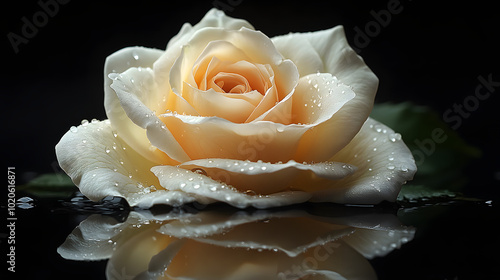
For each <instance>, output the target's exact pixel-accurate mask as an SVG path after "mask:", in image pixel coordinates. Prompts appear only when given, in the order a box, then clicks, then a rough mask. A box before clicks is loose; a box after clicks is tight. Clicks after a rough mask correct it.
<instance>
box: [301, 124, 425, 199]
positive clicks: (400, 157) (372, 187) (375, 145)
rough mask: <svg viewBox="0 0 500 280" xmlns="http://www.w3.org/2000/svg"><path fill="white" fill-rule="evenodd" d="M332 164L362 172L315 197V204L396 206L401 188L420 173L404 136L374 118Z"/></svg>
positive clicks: (340, 181)
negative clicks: (353, 167) (384, 204)
mask: <svg viewBox="0 0 500 280" xmlns="http://www.w3.org/2000/svg"><path fill="white" fill-rule="evenodd" d="M331 160H332V161H341V162H346V163H349V164H352V165H354V166H356V167H357V168H358V170H357V171H356V173H354V174H353V175H351V176H348V177H346V178H344V179H341V180H338V181H334V186H332V189H330V190H327V191H321V192H317V193H315V194H314V197H313V198H312V199H311V200H312V201H316V202H320V201H328V202H335V203H351V204H377V203H380V202H382V201H384V200H387V201H392V202H393V201H395V200H396V198H397V195H398V193H399V191H400V190H401V186H402V185H403V184H404V183H405V182H406V181H408V180H411V179H412V178H413V175H414V174H415V172H416V170H417V168H416V165H415V161H414V159H413V156H412V154H411V152H410V150H409V149H408V147H407V146H406V145H405V143H404V142H403V141H402V140H401V135H400V134H398V133H395V132H394V131H393V130H392V129H390V128H389V127H387V126H385V125H383V124H381V123H379V122H377V121H375V120H373V119H371V118H368V120H367V121H366V122H365V124H364V125H363V127H362V128H361V130H360V132H359V133H358V134H357V135H356V136H355V137H354V139H352V141H351V142H350V143H349V144H348V145H347V146H346V147H345V148H343V149H342V150H341V151H340V152H338V153H337V154H336V155H335V156H334V157H332V158H331ZM335 186H338V187H335Z"/></svg>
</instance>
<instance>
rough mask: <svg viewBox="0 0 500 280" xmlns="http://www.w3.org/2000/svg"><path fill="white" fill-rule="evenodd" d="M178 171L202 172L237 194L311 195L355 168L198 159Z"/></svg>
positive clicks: (293, 162)
mask: <svg viewBox="0 0 500 280" xmlns="http://www.w3.org/2000/svg"><path fill="white" fill-rule="evenodd" d="M179 167H181V168H184V169H187V170H194V169H197V170H203V172H206V174H207V175H208V176H209V177H210V178H212V179H216V180H218V181H222V182H225V183H226V184H228V185H232V186H233V187H235V188H236V189H238V190H239V191H240V192H252V193H254V194H272V193H278V192H283V191H289V190H300V191H305V192H313V191H317V190H321V189H324V188H328V187H329V185H330V181H331V180H338V179H341V178H344V177H346V176H348V175H350V174H352V173H354V172H355V170H356V168H355V167H353V166H350V165H346V164H344V163H340V162H322V163H316V164H300V163H297V162H295V161H293V160H291V161H289V162H287V163H277V164H276V163H275V164H272V163H265V162H250V161H239V160H232V159H217V158H213V159H200V160H193V161H188V162H184V163H183V164H181V165H180V166H179Z"/></svg>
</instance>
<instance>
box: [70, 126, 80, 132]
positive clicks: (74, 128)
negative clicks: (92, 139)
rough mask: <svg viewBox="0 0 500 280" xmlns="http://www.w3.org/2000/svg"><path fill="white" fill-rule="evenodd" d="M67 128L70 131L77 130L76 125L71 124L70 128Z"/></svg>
mask: <svg viewBox="0 0 500 280" xmlns="http://www.w3.org/2000/svg"><path fill="white" fill-rule="evenodd" d="M69 130H70V131H71V132H77V131H78V128H77V127H76V126H72V127H70V128H69Z"/></svg>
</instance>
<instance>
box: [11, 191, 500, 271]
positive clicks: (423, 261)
mask: <svg viewBox="0 0 500 280" xmlns="http://www.w3.org/2000/svg"><path fill="white" fill-rule="evenodd" d="M78 197H79V199H73V201H71V199H67V200H65V201H61V200H58V201H57V200H55V201H54V200H37V201H36V202H35V207H33V208H30V209H24V210H23V209H18V225H19V227H18V228H17V231H16V232H17V236H16V242H17V244H18V246H17V248H18V249H17V251H16V270H17V272H16V273H15V278H12V279H21V277H33V278H35V279H57V278H61V277H64V278H71V279H106V275H107V276H108V277H109V278H108V279H133V278H130V277H132V275H131V274H134V275H135V274H137V273H136V272H141V271H142V272H144V271H143V269H145V268H146V269H147V265H146V266H144V265H145V264H143V266H142V267H139V268H135V270H134V269H131V270H128V269H127V267H128V266H129V265H130V264H135V263H137V260H143V259H144V258H146V259H148V260H149V258H151V256H152V255H154V254H156V253H160V252H161V251H162V250H163V249H165V248H167V247H168V246H166V245H165V244H167V243H168V242H166V241H164V242H163V243H162V245H159V246H160V247H155V246H153V245H151V244H150V245H148V244H147V241H148V240H150V239H151V238H152V236H153V235H154V236H156V237H155V238H158V239H161V238H164V239H165V238H166V239H168V238H171V236H172V235H174V236H176V238H177V240H189V241H188V242H191V244H188V245H189V246H194V248H199V249H195V250H194V251H189V248H188V249H186V250H187V251H186V252H191V255H189V254H188V255H189V256H182V257H177V258H181V259H182V258H186V260H187V261H186V262H185V265H188V264H189V265H190V266H194V267H193V269H194V268H196V270H197V271H198V270H200V269H201V270H200V271H199V273H202V274H201V275H204V277H203V278H196V279H218V278H217V277H219V276H220V275H219V276H213V275H210V274H208V272H207V271H210V270H207V271H203V265H202V264H205V263H206V261H200V260H201V259H203V258H208V259H207V261H212V264H213V265H215V263H217V261H218V259H217V258H219V261H220V259H224V258H228V260H233V262H232V263H231V265H233V266H236V267H240V265H241V263H242V262H244V260H245V258H247V260H248V261H249V262H253V263H254V264H255V260H260V257H259V254H277V255H280V256H281V258H278V257H276V256H272V255H271V256H269V255H268V256H266V258H268V261H267V262H266V263H265V264H266V265H268V266H272V267H273V268H274V266H273V264H270V263H269V262H271V261H276V262H280V263H279V264H275V265H276V267H279V268H280V270H279V271H277V272H276V271H275V270H273V272H269V273H267V274H266V275H265V277H268V278H264V276H263V275H259V276H258V277H257V276H256V278H249V279H298V278H293V277H292V276H293V275H294V274H293V273H292V272H293V271H295V275H297V273H299V275H301V274H300V273H303V272H304V271H305V270H297V267H301V266H302V267H305V268H311V267H313V268H314V267H319V265H316V264H318V263H325V265H326V264H327V265H326V268H329V269H332V271H334V269H335V268H337V269H338V268H339V267H341V268H342V271H340V272H342V273H344V274H345V275H347V276H352V277H354V276H356V274H360V273H361V274H362V272H363V271H368V272H367V273H368V274H362V275H364V276H363V277H365V278H361V279H375V278H370V277H371V276H367V275H371V274H370V271H371V269H373V272H374V273H375V274H376V275H377V276H378V279H488V277H493V276H494V275H496V269H497V268H496V266H495V263H496V261H497V260H496V258H495V255H496V252H497V250H498V249H500V244H499V241H498V238H496V236H497V233H496V230H495V223H496V222H497V221H498V216H497V214H498V213H497V207H496V206H495V205H494V203H491V202H489V201H488V202H484V201H473V202H472V201H446V202H444V201H432V202H429V205H424V204H425V203H424V202H420V203H419V204H418V205H417V204H415V205H405V207H401V206H399V205H395V204H387V205H382V206H378V207H354V206H350V207H348V206H341V205H331V204H319V205H314V204H304V205H300V206H298V207H287V208H280V209H272V210H266V211H263V210H255V209H247V210H237V209H234V208H230V207H227V206H224V205H213V206H209V207H205V206H203V205H187V206H186V207H184V208H182V209H170V208H164V209H152V210H148V211H145V210H138V211H129V210H130V209H127V207H126V206H124V205H123V204H121V203H120V201H119V200H116V199H115V200H114V201H107V202H105V203H104V205H103V204H93V203H90V202H88V201H86V200H85V199H84V198H82V197H80V196H78ZM75 205H77V207H75ZM83 205H85V206H84V207H82V206H83ZM132 210H134V209H132ZM294 219H295V220H294ZM82 222H83V223H82ZM80 223H81V224H80ZM301 223H302V224H303V226H302V224H301ZM78 225H80V226H79V227H78V228H77V229H75V227H77V226H78ZM165 225H168V226H166V227H165ZM262 225H264V226H262ZM266 225H267V226H266ZM319 225H320V226H319ZM162 226H164V227H162ZM110 228H112V229H113V230H112V231H111V230H109V229H110ZM141 228H142V229H141ZM144 229H146V231H147V230H149V233H146V234H145V233H144V231H145V230H144ZM82 230H83V232H84V234H83V235H82V234H81V232H82ZM266 230H268V231H267V232H266ZM158 231H160V232H162V234H160V233H158ZM253 231H254V232H253ZM298 231H300V234H298V233H299V232H298ZM72 232H73V233H72ZM355 232H358V233H356V234H359V233H360V232H362V235H361V237H356V234H355ZM70 233H71V234H70ZM195 233H196V234H195ZM120 234H121V236H122V238H118V237H119V236H120ZM68 235H72V237H70V238H69V241H66V244H65V245H63V246H62V247H64V248H63V249H59V253H58V247H60V246H61V245H62V244H63V243H64V242H65V240H66V238H67V237H68ZM116 235H118V237H117V236H116ZM413 235H414V236H413ZM123 236H126V237H123ZM280 236H283V238H280ZM75 237H76V238H75ZM106 238H110V239H112V241H108V240H107V239H106ZM387 238H389V239H387ZM391 238H392V239H391ZM193 239H194V241H193ZM131 240H132V241H131ZM141 240H144V241H141ZM155 240H156V239H155ZM162 240H163V239H162ZM327 241H329V242H331V243H328V242H327ZM374 241H375V243H374ZM377 241H379V242H380V243H378V245H380V246H378V247H377V246H375V247H373V246H369V245H367V244H371V245H373V244H376V243H377ZM108 242H109V243H108ZM144 242H146V243H144ZM165 242H166V243H165ZM318 242H319V243H318ZM384 242H385V243H384ZM228 243H230V246H232V247H238V248H236V249H235V248H232V249H229V252H234V251H235V250H242V251H241V252H242V253H245V254H248V256H247V255H245V254H242V253H240V254H237V256H238V257H237V259H238V261H235V260H234V256H233V257H231V256H230V255H228V252H225V251H224V250H228V249H227V248H225V247H226V246H227V245H228ZM89 244H91V245H89ZM92 244H93V245H92ZM108 244H109V245H108ZM168 244H170V243H168ZM214 244H215V245H214ZM317 244H321V245H322V246H324V247H321V246H320V245H318V246H320V247H319V248H316V249H315V245H317ZM324 244H330V245H324ZM336 244H342V245H336ZM188 245H185V246H188ZM92 246H94V247H92ZM106 246H109V248H108V249H106V248H105V247H106ZM148 246H149V247H148ZM151 246H152V247H151ZM189 246H188V247H189ZM196 246H198V247H196ZM247 247H248V248H250V247H251V249H246V250H243V248H247ZM112 248H115V249H112ZM123 248H125V249H123ZM141 248H142V250H143V251H142V252H143V253H142V255H141V254H139V253H138V252H141ZM148 248H149V249H148ZM151 248H153V249H151ZM298 248H299V249H298ZM306 248H311V249H310V250H309V252H310V255H303V256H302V259H300V260H297V259H296V260H295V263H293V262H290V260H288V259H286V258H285V259H283V257H288V258H290V255H292V256H294V253H293V252H295V254H298V255H299V256H300V255H301V254H300V253H302V252H303V251H304V250H305V249H306ZM338 248H342V249H344V248H346V249H348V252H345V251H339V250H337V249H338ZM382 248H384V249H383V250H382ZM106 250H108V251H106ZM221 250H222V251H221ZM276 250H279V252H275V251H276ZM294 250H297V251H294ZM322 250H323V251H322ZM212 251H213V253H212ZM259 251H264V253H262V252H259ZM103 252H105V253H103ZM114 252H117V255H115V256H114V257H113V253H114ZM186 252H184V251H182V250H181V251H179V254H184V255H185V254H186ZM193 252H194V253H193ZM216 252H217V253H216ZM284 252H288V255H287V253H284ZM298 252H300V253H298ZM314 253H315V254H316V255H314ZM360 253H361V254H360ZM61 254H62V255H63V256H64V257H66V258H69V259H80V260H68V259H65V258H63V257H62V256H61ZM105 254H111V255H109V256H106V255H105ZM137 254H139V255H137ZM192 254H195V255H194V256H193V255H192ZM217 254H219V255H217ZM342 254H347V255H351V257H350V258H348V257H344V258H345V259H350V260H351V261H350V262H346V263H344V264H343V265H342V266H338V265H335V261H338V260H342V259H343V257H342ZM353 254H354V255H357V257H355V258H354V259H353V258H352V255H353ZM386 254H387V255H386ZM361 255H364V257H361ZM120 256H122V257H120ZM124 256H126V257H124ZM330 256H332V257H330ZM109 257H111V259H112V260H113V261H112V265H109V264H108V261H107V259H108V258H109ZM163 257H165V256H163ZM96 258H97V259H99V258H104V259H103V260H97V261H84V260H85V259H87V260H88V259H96ZM124 258H125V260H124ZM291 259H293V258H291ZM365 259H366V260H367V263H364V262H365ZM247 260H245V261H247ZM318 260H321V261H324V262H318ZM179 262H180V261H179V260H177V265H178V263H179ZM220 262H221V263H223V261H220ZM297 262H298V263H297ZM147 263H148V262H146V264H147ZM172 263H173V264H176V263H175V262H172ZM162 265H165V264H162ZM200 265H202V266H201V268H200ZM255 265H256V266H255V267H258V264H255ZM260 265H264V264H263V263H260ZM110 267H111V268H113V269H110ZM161 267H163V266H161ZM165 267H167V266H166V265H165ZM260 268H261V269H260V270H259V269H257V270H251V271H260V272H262V271H263V270H262V267H260ZM286 268H289V269H286ZM322 268H325V267H322ZM221 269H222V270H221V272H220V273H221V274H223V272H224V271H225V270H224V269H226V270H230V269H233V268H230V267H224V266H223V265H222V264H221ZM294 269H295V270H294ZM106 271H107V272H106ZM113 271H114V272H113ZM167 271H168V269H167ZM171 271H176V270H175V269H174V268H172V269H171ZM188 271H191V270H188ZM297 271H299V272H297ZM132 272H133V273H132ZM337 272H339V271H337ZM123 273H125V274H123ZM178 273H180V272H178ZM203 273H204V274H203ZM277 273H281V274H277ZM124 275H128V276H127V277H129V278H127V277H124ZM152 275H154V274H152ZM245 275H248V273H246V274H245ZM304 275H305V274H304ZM11 276H12V274H11ZM143 276H144V275H143ZM18 277H19V278H18ZM214 277H216V278H214ZM259 277H260V278H259ZM280 277H281V278H280ZM286 277H288V278H286ZM8 279H11V278H8ZM139 279H154V278H139ZM166 279H168V278H166ZM220 279H231V278H220ZM233 279H234V278H233ZM307 279H314V278H307ZM318 279H328V278H318ZM332 279H335V278H332ZM347 279H350V278H349V277H347ZM352 279H356V278H352ZM358 279H359V278H358Z"/></svg>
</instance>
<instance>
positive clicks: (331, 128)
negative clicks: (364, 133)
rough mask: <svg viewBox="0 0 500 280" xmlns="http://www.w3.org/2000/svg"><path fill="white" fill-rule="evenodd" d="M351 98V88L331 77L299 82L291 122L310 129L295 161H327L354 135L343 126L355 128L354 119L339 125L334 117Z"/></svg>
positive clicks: (318, 76)
mask: <svg viewBox="0 0 500 280" xmlns="http://www.w3.org/2000/svg"><path fill="white" fill-rule="evenodd" d="M354 99H356V94H355V93H354V92H353V91H352V89H351V88H350V87H349V86H347V85H345V84H343V83H341V81H339V80H338V79H337V78H336V77H335V76H332V75H331V74H328V73H321V74H320V73H317V74H311V75H308V76H305V77H302V78H301V79H300V82H299V85H298V86H297V88H296V90H295V93H294V94H293V107H292V118H293V122H294V123H303V124H307V125H308V126H310V127H311V128H310V129H309V130H308V131H307V132H306V133H305V134H304V136H303V137H302V139H301V140H300V144H299V147H298V148H297V153H296V154H295V157H294V158H295V159H296V160H298V161H307V162H318V161H325V160H328V159H329V158H330V157H332V156H333V155H334V154H335V153H336V152H338V151H339V150H340V149H342V148H343V147H344V146H345V145H346V144H347V143H349V141H351V139H352V137H353V135H352V133H351V132H346V131H345V127H346V125H348V124H349V123H351V122H352V126H353V127H356V126H357V124H356V121H357V120H356V118H349V119H343V120H342V122H339V119H338V116H337V114H338V113H339V112H340V110H342V108H344V107H345V106H347V104H349V102H351V101H352V100H354ZM353 113H355V112H353Z"/></svg>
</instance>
